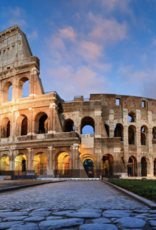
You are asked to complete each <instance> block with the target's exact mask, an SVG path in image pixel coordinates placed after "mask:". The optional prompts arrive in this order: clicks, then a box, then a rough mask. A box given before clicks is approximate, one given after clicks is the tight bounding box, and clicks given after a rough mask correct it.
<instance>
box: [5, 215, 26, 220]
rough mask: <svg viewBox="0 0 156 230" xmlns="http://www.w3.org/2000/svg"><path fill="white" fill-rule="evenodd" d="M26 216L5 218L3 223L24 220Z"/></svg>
mask: <svg viewBox="0 0 156 230" xmlns="http://www.w3.org/2000/svg"><path fill="white" fill-rule="evenodd" d="M27 217H28V216H10V217H7V218H5V219H3V221H10V220H13V221H17V220H24V219H25V218H27Z"/></svg>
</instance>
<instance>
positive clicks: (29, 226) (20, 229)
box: [9, 223, 39, 230]
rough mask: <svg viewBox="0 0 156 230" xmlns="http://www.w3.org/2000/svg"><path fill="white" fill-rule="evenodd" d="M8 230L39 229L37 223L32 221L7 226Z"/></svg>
mask: <svg viewBox="0 0 156 230" xmlns="http://www.w3.org/2000/svg"><path fill="white" fill-rule="evenodd" d="M9 230H39V227H38V225H37V224H34V223H27V224H25V225H17V226H15V227H14V226H13V227H11V228H9Z"/></svg>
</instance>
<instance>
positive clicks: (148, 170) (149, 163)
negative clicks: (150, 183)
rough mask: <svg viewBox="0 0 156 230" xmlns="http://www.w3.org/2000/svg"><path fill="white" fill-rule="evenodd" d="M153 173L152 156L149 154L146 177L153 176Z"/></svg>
mask: <svg viewBox="0 0 156 230" xmlns="http://www.w3.org/2000/svg"><path fill="white" fill-rule="evenodd" d="M153 174H154V162H153V157H152V156H151V155H149V157H148V161H147V177H150V178H151V177H153Z"/></svg>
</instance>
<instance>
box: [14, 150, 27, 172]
mask: <svg viewBox="0 0 156 230" xmlns="http://www.w3.org/2000/svg"><path fill="white" fill-rule="evenodd" d="M26 169H27V158H26V155H24V154H19V155H17V156H16V157H15V171H19V172H26Z"/></svg>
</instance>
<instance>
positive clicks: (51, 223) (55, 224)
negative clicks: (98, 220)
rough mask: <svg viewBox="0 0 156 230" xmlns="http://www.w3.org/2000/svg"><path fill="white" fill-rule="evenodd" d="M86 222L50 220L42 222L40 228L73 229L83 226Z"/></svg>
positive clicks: (73, 219)
mask: <svg viewBox="0 0 156 230" xmlns="http://www.w3.org/2000/svg"><path fill="white" fill-rule="evenodd" d="M83 223H84V220H83V219H79V218H70V219H61V220H48V221H42V222H41V223H40V224H39V226H40V229H42V230H44V229H45V230H51V229H58V228H63V227H70V226H71V227H72V226H76V225H80V224H83Z"/></svg>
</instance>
